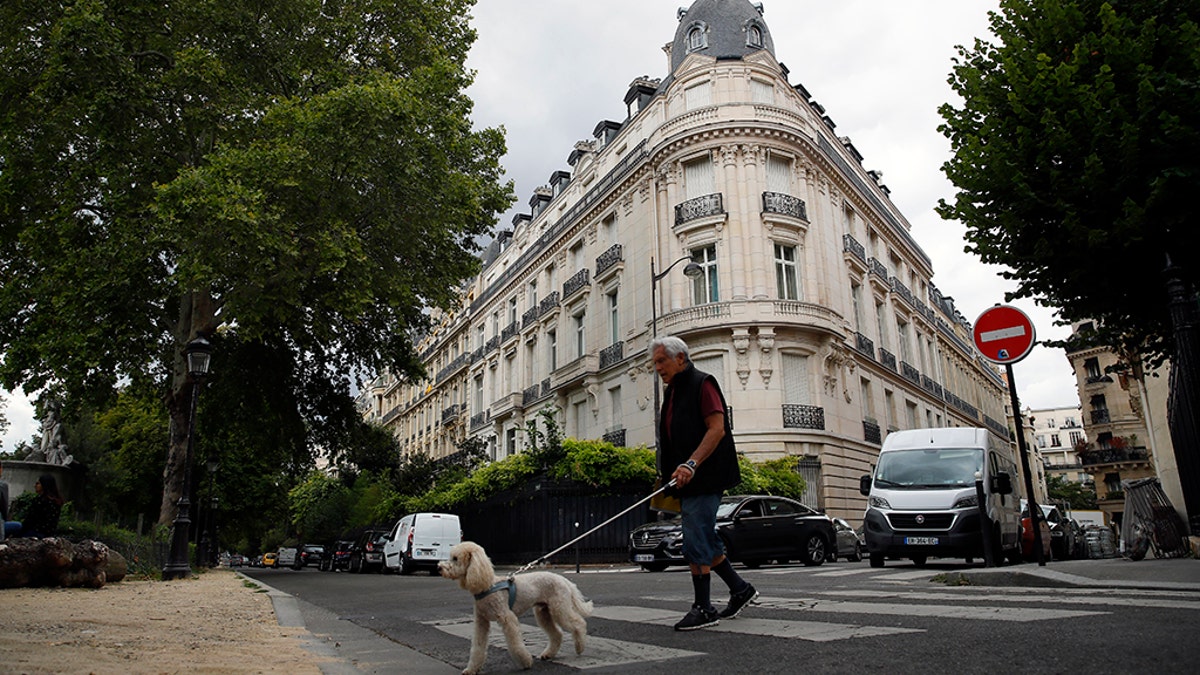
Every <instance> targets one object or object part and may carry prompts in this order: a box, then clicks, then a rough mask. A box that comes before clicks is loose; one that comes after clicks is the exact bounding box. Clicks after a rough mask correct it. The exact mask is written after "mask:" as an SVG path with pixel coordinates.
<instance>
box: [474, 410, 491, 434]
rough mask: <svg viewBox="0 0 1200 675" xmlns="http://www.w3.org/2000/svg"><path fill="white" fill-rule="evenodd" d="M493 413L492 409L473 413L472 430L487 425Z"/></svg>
mask: <svg viewBox="0 0 1200 675" xmlns="http://www.w3.org/2000/svg"><path fill="white" fill-rule="evenodd" d="M491 414H492V413H491V411H488V410H484V411H483V412H481V413H476V414H474V415H471V431H475V430H476V429H479V428H481V427H485V426H487V423H488V422H490V421H491Z"/></svg>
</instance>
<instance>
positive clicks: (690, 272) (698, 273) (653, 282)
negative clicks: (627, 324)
mask: <svg viewBox="0 0 1200 675" xmlns="http://www.w3.org/2000/svg"><path fill="white" fill-rule="evenodd" d="M685 260H687V261H689V262H688V264H687V265H685V266H684V268H683V273H684V275H685V276H687V277H688V278H689V279H698V278H700V277H702V276H704V268H703V267H701V266H700V265H699V264H697V263H696V262H695V261H692V257H691V256H686V255H685V256H683V257H682V258H680V259H679V260H676V261H675V262H673V263H671V264H670V265H667V269H665V270H663V271H661V272H658V273H655V271H654V258H650V334H651V337H652V339H653V338H657V337H658V281H659V280H660V279H662V278H663V277H665V276H667V272H670V271H671V270H672V269H673V268H674V267H675V266H676V265H678V264H679V263H681V262H683V261H685ZM650 358H654V354H650ZM661 386H662V383H661V382H659V381H658V378H657V377H655V378H654V450H655V454H656V455H657V452H658V440H659V439H658V434H659V429H658V422H659V415H660V413H659V410H658V408H659V405H660V403H659V399H660V397H661V396H662V394H660V393H659V388H660V387H661ZM660 468H661V467H660Z"/></svg>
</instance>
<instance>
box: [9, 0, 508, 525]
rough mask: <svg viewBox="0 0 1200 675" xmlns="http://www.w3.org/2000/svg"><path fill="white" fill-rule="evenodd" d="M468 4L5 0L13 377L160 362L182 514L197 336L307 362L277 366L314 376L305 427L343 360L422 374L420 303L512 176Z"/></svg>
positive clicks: (127, 369) (94, 382)
mask: <svg viewBox="0 0 1200 675" xmlns="http://www.w3.org/2000/svg"><path fill="white" fill-rule="evenodd" d="M472 5H473V0H439V1H437V2H434V1H432V0H385V1H382V2H380V1H378V0H340V1H338V2H328V1H325V0H263V1H262V2H254V3H249V4H247V3H244V2H240V1H237V0H207V1H205V2H182V3H161V2H154V1H151V0H129V1H127V2H120V3H105V2H101V0H77V1H75V2H69V3H50V4H46V3H42V2H35V1H33V0H10V1H6V2H4V3H3V5H2V6H0V102H2V105H0V110H2V112H0V278H3V285H2V286H0V355H2V357H0V385H3V386H4V387H6V388H10V389H11V388H13V387H15V386H17V385H20V386H23V388H24V389H25V390H26V391H38V390H41V389H43V388H48V389H53V390H59V391H62V392H65V393H66V395H67V398H68V400H75V399H80V398H84V397H89V396H95V397H100V398H103V397H105V396H107V395H108V393H109V392H110V390H111V389H112V388H113V387H114V386H115V385H116V383H119V382H126V381H129V380H133V379H146V380H150V381H154V382H160V383H163V384H162V385H161V386H162V387H163V393H164V400H165V401H166V404H167V410H168V411H169V413H170V416H171V422H172V425H171V428H172V435H171V440H170V451H169V453H168V455H167V460H166V472H165V481H164V494H163V500H162V504H161V514H160V519H162V520H164V521H165V520H169V518H170V516H171V515H172V512H173V505H174V503H175V498H176V497H177V496H178V494H179V490H180V485H181V481H182V474H183V471H182V468H183V464H184V448H185V447H186V439H187V436H188V432H189V419H188V415H187V410H188V401H189V396H190V388H189V386H188V379H187V375H186V371H185V368H184V363H183V360H182V357H181V356H180V350H181V349H182V347H183V346H184V345H185V344H186V343H187V342H188V341H190V340H191V339H193V338H195V337H196V336H197V335H206V336H208V337H209V338H210V339H211V338H213V337H215V336H216V335H217V333H218V331H220V332H221V333H222V334H226V335H229V336H231V337H232V338H235V339H237V340H239V341H240V342H242V343H243V344H247V345H261V346H263V347H264V348H267V349H270V350H274V351H276V352H278V353H279V354H280V355H281V356H282V357H283V358H285V359H286V360H287V361H289V362H290V363H292V364H294V369H295V370H294V373H293V377H291V378H290V379H289V380H287V381H286V382H274V381H261V382H258V383H256V386H258V387H262V388H279V387H284V386H290V387H294V388H295V391H293V392H292V397H293V398H294V399H295V400H296V401H297V402H298V403H300V404H302V405H301V407H300V408H299V410H300V413H301V415H302V417H303V418H304V422H305V423H306V424H305V428H304V430H303V432H302V433H314V434H315V433H318V432H319V429H320V426H321V425H320V423H321V422H322V421H324V420H325V419H327V418H326V417H324V416H323V415H322V413H323V412H327V409H328V408H330V407H336V406H333V404H332V403H331V402H333V401H335V400H336V399H337V398H338V397H343V398H344V397H345V396H346V395H348V391H349V387H348V386H346V383H345V382H343V381H342V380H343V378H344V376H343V375H341V374H344V373H350V372H362V371H373V370H384V369H387V370H389V371H390V372H393V373H399V374H416V373H418V372H419V370H420V366H419V363H418V361H419V360H418V358H417V356H416V355H415V353H414V350H413V342H412V340H413V335H414V333H415V332H416V331H419V330H420V329H421V328H422V327H423V326H425V324H426V321H427V319H426V315H425V314H424V312H423V310H424V309H425V308H426V307H428V306H430V305H439V304H441V305H445V304H447V303H449V302H451V301H452V300H453V299H454V296H455V289H456V287H457V284H458V282H459V281H461V280H462V279H464V278H467V277H469V276H470V275H471V274H473V273H474V271H475V270H476V269H477V265H478V261H477V258H476V257H475V253H476V246H475V244H474V243H473V242H474V240H475V238H476V237H478V236H479V235H482V234H484V233H486V232H487V231H488V230H489V228H490V227H491V225H492V224H493V223H494V218H495V214H496V213H497V212H501V211H503V210H504V209H505V208H507V205H508V204H509V203H510V201H511V198H512V195H511V186H510V185H505V184H502V183H501V168H500V165H499V158H500V156H501V155H502V154H503V152H504V142H503V137H502V133H501V132H500V131H499V130H494V129H485V130H481V131H475V130H472V129H471V122H470V119H469V117H470V113H471V107H472V104H471V101H470V100H469V99H468V98H467V97H466V96H465V95H464V94H463V90H464V89H465V87H466V86H467V85H468V84H469V83H470V81H471V74H470V73H469V72H468V71H467V70H466V68H465V65H464V64H465V59H466V55H467V50H468V48H469V46H470V45H471V43H472V42H473V40H474V33H473V31H472V30H471V29H470V28H469V26H468V24H467V10H468V9H469V8H470V7H471V6H472ZM225 358H226V357H225V355H224V354H223V353H222V352H221V351H220V350H218V351H217V352H215V354H214V360H213V371H214V373H216V372H220V370H221V368H222V366H223V365H226V363H225V361H224V359H225ZM226 372H228V370H227V371H226ZM322 394H327V395H322ZM306 402H307V403H310V404H313V405H310V406H308V407H305V406H304V405H303V404H304V403H306ZM322 406H324V408H323V407H322ZM342 406H343V407H344V406H345V402H344V401H343V403H342ZM292 428H293V427H290V426H289V428H288V432H287V433H290V430H291V429H292ZM319 440H320V439H314V438H307V439H305V442H307V443H308V444H309V445H310V446H312V445H316V444H317V442H318V441H319ZM296 475H299V473H297V474H296Z"/></svg>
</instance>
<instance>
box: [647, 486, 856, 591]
mask: <svg viewBox="0 0 1200 675" xmlns="http://www.w3.org/2000/svg"><path fill="white" fill-rule="evenodd" d="M717 534H719V535H720V537H721V540H722V541H723V542H724V543H725V552H726V554H727V555H728V556H729V559H730V560H731V561H733V562H738V563H742V564H743V565H745V566H747V567H758V566H760V565H762V564H764V563H766V562H768V561H771V560H774V561H776V562H779V563H786V562H789V561H792V560H799V561H801V562H803V563H804V564H805V565H820V564H821V563H824V562H825V560H826V559H828V558H832V557H833V556H835V555H836V554H835V553H834V551H835V548H834V547H835V546H836V545H837V544H836V542H837V538H836V536H835V534H834V528H833V520H832V519H830V518H829V516H826V515H825V514H823V513H819V512H817V511H814V510H813V509H810V508H809V507H807V506H805V505H803V504H801V503H800V502H798V501H795V500H794V499H788V498H786V497H772V496H767V495H737V496H730V497H724V498H722V499H721V506H720V507H719V508H718V509H717ZM682 547H683V527H682V525H681V524H680V521H679V519H678V518H676V519H672V520H665V521H659V522H653V523H647V524H645V525H642V526H639V527H637V528H634V530H633V531H632V532H630V533H629V559H630V560H631V561H632V562H634V563H637V564H638V565H641V566H642V567H643V568H644V569H646V570H649V571H652V572H657V571H660V570H663V569H666V568H667V567H668V566H669V565H684V564H686V562H685V561H684V559H683V551H682Z"/></svg>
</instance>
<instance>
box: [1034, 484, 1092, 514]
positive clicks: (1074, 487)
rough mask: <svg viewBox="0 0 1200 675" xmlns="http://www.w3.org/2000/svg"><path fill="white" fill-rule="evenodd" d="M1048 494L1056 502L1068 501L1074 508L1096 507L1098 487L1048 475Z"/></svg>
mask: <svg viewBox="0 0 1200 675" xmlns="http://www.w3.org/2000/svg"><path fill="white" fill-rule="evenodd" d="M1046 494H1048V495H1049V496H1050V500H1051V501H1054V502H1066V503H1067V504H1069V505H1070V506H1071V508H1072V509H1079V510H1087V509H1094V508H1096V489H1095V488H1094V487H1092V486H1091V485H1084V484H1083V483H1076V482H1075V481H1073V480H1067V479H1066V478H1063V477H1062V476H1047V477H1046Z"/></svg>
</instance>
